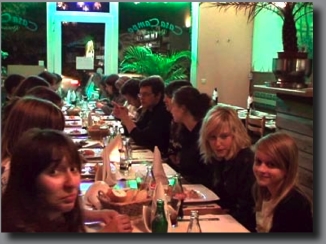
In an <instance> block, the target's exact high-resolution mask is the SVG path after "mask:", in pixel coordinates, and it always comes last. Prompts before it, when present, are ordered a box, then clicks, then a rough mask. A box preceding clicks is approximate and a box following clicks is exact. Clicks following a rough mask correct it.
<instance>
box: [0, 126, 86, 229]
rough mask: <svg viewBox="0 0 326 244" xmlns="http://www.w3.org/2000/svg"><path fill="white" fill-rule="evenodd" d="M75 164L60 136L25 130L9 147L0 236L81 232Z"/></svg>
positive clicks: (77, 164) (77, 163)
mask: <svg viewBox="0 0 326 244" xmlns="http://www.w3.org/2000/svg"><path fill="white" fill-rule="evenodd" d="M80 171H81V158H80V155H79V153H78V150H77V149H76V146H75V144H74V143H73V141H72V140H71V139H70V138H69V137H68V136H67V135H65V134H64V133H63V132H61V131H57V130H50V129H46V130H41V129H37V128H34V129H31V130H28V131H27V132H25V133H24V134H23V136H22V137H21V139H20V140H19V141H18V142H17V144H16V146H15V147H14V150H13V154H12V157H11V170H10V177H9V180H8V185H7V189H6V191H5V192H4V194H3V197H2V206H1V207H2V216H1V217H2V218H1V221H2V223H1V225H2V231H3V232H83V231H84V225H83V218H82V211H81V208H80V204H79V202H80V201H79V199H78V193H79V183H80Z"/></svg>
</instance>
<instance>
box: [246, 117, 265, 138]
mask: <svg viewBox="0 0 326 244" xmlns="http://www.w3.org/2000/svg"><path fill="white" fill-rule="evenodd" d="M265 121H266V118H265V116H263V117H251V116H250V115H249V113H248V114H247V117H246V128H247V131H248V133H249V135H251V134H254V135H258V136H259V138H261V137H263V136H264V134H265Z"/></svg>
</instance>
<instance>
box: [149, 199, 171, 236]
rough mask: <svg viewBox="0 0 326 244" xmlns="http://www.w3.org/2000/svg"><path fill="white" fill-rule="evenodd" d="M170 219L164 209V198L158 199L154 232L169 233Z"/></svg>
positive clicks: (153, 223)
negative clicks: (168, 219)
mask: <svg viewBox="0 0 326 244" xmlns="http://www.w3.org/2000/svg"><path fill="white" fill-rule="evenodd" d="M167 232H168V221H167V219H166V216H165V211H164V200H162V199H157V202H156V213H155V217H154V219H153V221H152V233H167Z"/></svg>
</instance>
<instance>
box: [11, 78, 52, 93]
mask: <svg viewBox="0 0 326 244" xmlns="http://www.w3.org/2000/svg"><path fill="white" fill-rule="evenodd" d="M36 86H46V87H51V86H50V84H49V82H47V81H46V80H45V79H43V78H42V77H40V76H36V75H31V76H28V77H26V78H25V79H24V80H23V81H22V82H20V84H19V86H17V88H16V90H15V92H14V94H13V96H17V97H23V96H24V95H25V94H26V92H27V91H28V90H29V89H32V88H33V87H36Z"/></svg>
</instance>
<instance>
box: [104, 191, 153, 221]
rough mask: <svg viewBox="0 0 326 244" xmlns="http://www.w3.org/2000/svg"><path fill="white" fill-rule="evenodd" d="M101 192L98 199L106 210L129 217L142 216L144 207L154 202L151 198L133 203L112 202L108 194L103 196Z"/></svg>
mask: <svg viewBox="0 0 326 244" xmlns="http://www.w3.org/2000/svg"><path fill="white" fill-rule="evenodd" d="M100 192H101V191H99V194H98V199H99V200H100V202H101V204H102V208H104V209H113V210H115V211H117V212H118V213H120V214H126V215H128V216H129V217H134V216H139V215H142V212H143V206H144V205H149V204H150V203H151V201H152V199H151V198H147V199H145V200H142V201H131V202H111V201H110V198H109V197H107V196H106V194H101V193H100Z"/></svg>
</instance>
